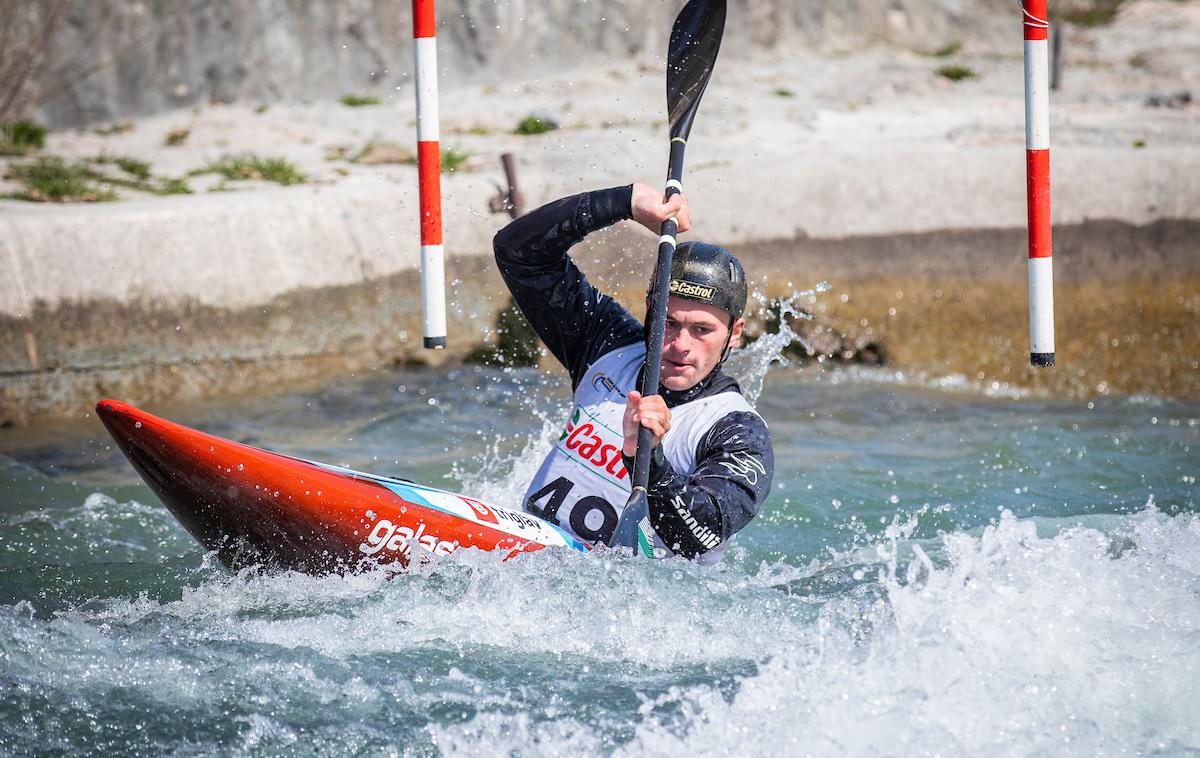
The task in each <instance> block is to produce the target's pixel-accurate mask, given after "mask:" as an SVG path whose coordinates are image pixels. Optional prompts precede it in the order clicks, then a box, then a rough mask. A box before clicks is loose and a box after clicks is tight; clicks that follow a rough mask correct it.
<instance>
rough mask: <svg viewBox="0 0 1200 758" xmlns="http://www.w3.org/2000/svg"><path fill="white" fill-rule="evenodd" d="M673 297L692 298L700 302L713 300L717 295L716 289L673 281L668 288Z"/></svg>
mask: <svg viewBox="0 0 1200 758" xmlns="http://www.w3.org/2000/svg"><path fill="white" fill-rule="evenodd" d="M668 289H669V291H670V293H671V294H672V295H678V296H679V297H691V298H697V299H700V300H712V299H713V297H714V296H716V294H717V290H716V288H715V287H705V286H704V285H703V284H693V283H692V282H685V281H684V280H682V279H672V280H671V286H670V287H669V288H668Z"/></svg>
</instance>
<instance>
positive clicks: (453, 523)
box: [96, 400, 590, 573]
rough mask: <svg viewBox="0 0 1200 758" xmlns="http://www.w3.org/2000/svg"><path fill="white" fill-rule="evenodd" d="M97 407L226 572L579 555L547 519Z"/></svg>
mask: <svg viewBox="0 0 1200 758" xmlns="http://www.w3.org/2000/svg"><path fill="white" fill-rule="evenodd" d="M96 413H97V414H98V415H99V416H100V420H101V421H102V422H104V426H105V427H106V428H107V429H108V432H109V434H111V435H112V437H113V439H114V440H116V442H117V445H118V446H120V448H121V450H122V451H123V452H124V453H125V457H127V458H128V459H129V462H130V463H131V464H133V467H134V469H135V470H137V472H138V473H139V474H140V475H141V477H142V478H143V479H144V480H145V481H146V484H148V485H150V488H151V489H152V490H154V492H155V494H157V495H158V497H159V498H160V499H161V500H162V501H163V504H165V505H166V506H167V509H168V510H170V511H171V513H172V514H173V515H174V516H175V518H177V519H178V520H179V522H180V523H181V524H183V526H184V527H185V528H186V529H187V530H188V531H189V532H191V534H192V536H193V537H195V538H196V539H197V540H199V541H200V544H202V545H203V546H204V547H205V548H206V549H208V550H214V551H216V553H217V556H218V558H220V560H221V562H222V563H224V564H226V565H227V566H230V567H231V568H240V567H243V566H249V565H256V564H264V565H269V566H272V567H277V568H285V569H293V570H297V571H305V572H309V573H325V572H329V571H346V570H350V571H353V570H356V569H362V568H364V567H368V566H372V565H376V564H389V563H397V564H400V565H408V564H409V562H410V561H411V560H412V559H414V558H422V557H431V556H434V555H449V554H450V553H452V552H454V551H455V550H458V549H460V548H464V547H474V548H479V549H481V550H502V551H506V552H507V553H508V555H507V556H506V558H507V557H511V556H512V555H515V554H517V553H522V552H530V551H533V550H540V549H542V548H543V547H552V546H558V547H570V548H574V549H575V550H581V551H587V550H590V546H588V545H587V544H586V543H583V542H581V541H579V540H578V539H576V538H574V537H572V536H571V535H569V534H567V533H566V532H564V531H563V530H562V529H560V528H559V527H558V526H556V525H553V524H550V523H549V522H546V521H543V520H542V519H539V518H536V517H534V516H532V515H529V514H527V513H522V512H520V511H514V510H510V509H507V508H500V507H498V506H493V505H488V504H486V503H483V502H481V501H479V500H476V499H474V498H470V497H465V496H462V495H456V494H454V493H451V492H446V491H444V490H439V489H435V488H433V487H425V486H422V485H419V484H415V483H413V482H408V481H405V480H401V479H393V478H390V477H385V476H376V475H374V474H367V473H363V472H360V471H351V470H350V469H345V468H341V467H338V466H330V465H327V464H323V463H316V462H313V461H306V460H302V459H299V458H292V457H289V456H286V455H280V454H278V453H272V452H269V451H267V450H260V449H258V448H254V447H250V446H249V445H243V444H240V443H237V442H232V441H230V440H226V439H222V438H220V437H216V436H214V435H211V434H206V433H205V432H200V431H197V430H195V429H189V428H188V427H186V426H182V425H180V424H175V423H172V422H170V421H167V420H165V419H161V418H158V417H156V416H152V415H150V414H149V413H146V412H144V411H141V410H139V409H137V408H134V407H132V406H130V405H126V404H125V403H121V402H117V401H114V400H105V401H102V402H101V403H99V404H98V405H97V406H96Z"/></svg>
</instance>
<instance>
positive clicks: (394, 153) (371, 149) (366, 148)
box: [331, 140, 417, 166]
mask: <svg viewBox="0 0 1200 758" xmlns="http://www.w3.org/2000/svg"><path fill="white" fill-rule="evenodd" d="M339 151H340V152H339ZM331 155H333V156H334V158H333V159H334V160H337V159H338V158H346V151H345V150H344V149H340V148H335V151H334V152H333V153H331ZM346 159H347V160H349V161H350V162H351V163H358V164H361V165H364V166H380V165H383V164H393V165H412V164H415V163H416V162H417V155H416V153H414V152H413V151H412V150H409V149H408V148H407V147H405V146H403V145H400V144H398V143H395V142H379V141H377V140H371V141H369V142H368V143H367V144H366V145H363V148H362V150H359V151H358V152H357V153H355V154H354V155H353V156H351V157H349V158H346Z"/></svg>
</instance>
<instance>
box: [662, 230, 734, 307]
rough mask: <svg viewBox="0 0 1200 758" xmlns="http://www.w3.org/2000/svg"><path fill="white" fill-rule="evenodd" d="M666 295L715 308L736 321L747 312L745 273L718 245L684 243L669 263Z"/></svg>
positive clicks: (727, 252)
mask: <svg viewBox="0 0 1200 758" xmlns="http://www.w3.org/2000/svg"><path fill="white" fill-rule="evenodd" d="M669 293H670V294H672V295H674V296H675V297H682V298H685V299H687V300H694V301H696V302H697V303H705V304H706V305H715V306H716V307H718V308H720V309H721V310H723V311H726V312H727V313H729V314H730V315H731V316H733V320H734V321H736V320H737V319H738V318H740V317H741V315H742V312H743V311H744V310H746V272H745V271H744V270H743V269H742V264H741V263H740V262H738V259H737V258H735V257H734V255H733V253H731V252H729V251H728V250H726V249H725V248H723V247H721V246H720V245H710V244H708V243H707V242H684V243H683V244H682V245H680V246H679V247H678V248H677V249H676V250H675V257H674V258H673V259H672V261H671V285H670V289H669Z"/></svg>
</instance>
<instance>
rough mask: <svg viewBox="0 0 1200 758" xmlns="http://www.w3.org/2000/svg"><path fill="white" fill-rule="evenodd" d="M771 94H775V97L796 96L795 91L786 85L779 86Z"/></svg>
mask: <svg viewBox="0 0 1200 758" xmlns="http://www.w3.org/2000/svg"><path fill="white" fill-rule="evenodd" d="M772 94H773V95H775V97H795V96H796V93H795V92H792V91H791V90H790V89H788V88H787V87H779V88H777V89H776V90H775V91H774V92H773V93H772Z"/></svg>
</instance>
